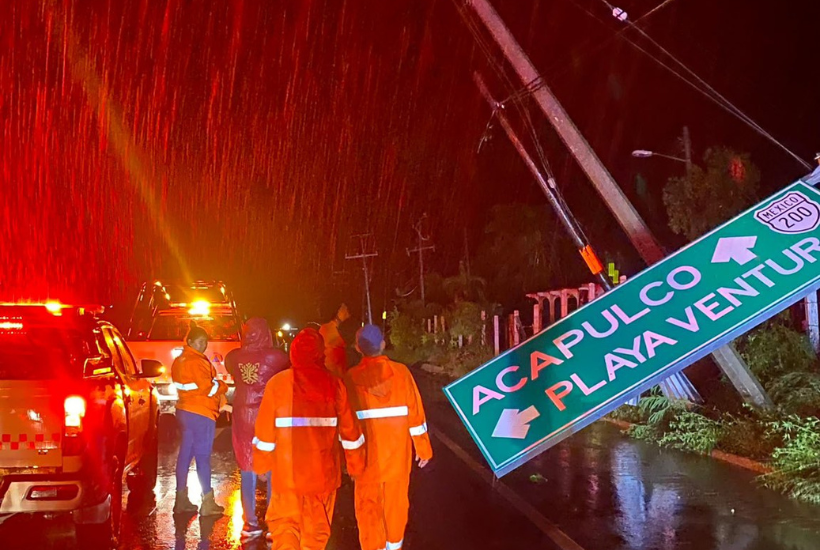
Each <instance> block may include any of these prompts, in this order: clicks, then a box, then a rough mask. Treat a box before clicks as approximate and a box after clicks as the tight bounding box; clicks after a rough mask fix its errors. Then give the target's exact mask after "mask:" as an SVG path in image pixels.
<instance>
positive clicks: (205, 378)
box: [171, 344, 228, 420]
mask: <svg viewBox="0 0 820 550" xmlns="http://www.w3.org/2000/svg"><path fill="white" fill-rule="evenodd" d="M171 378H172V379H173V381H174V386H175V387H176V390H177V394H178V395H179V401H178V402H177V406H176V408H177V409H179V410H182V411H188V412H190V413H194V414H198V415H201V416H206V417H208V418H210V419H211V420H216V419H217V418H219V409H220V408H221V407H222V405H224V404H225V394H226V393H227V392H228V386H227V385H226V384H225V382H223V381H222V380H219V379H217V372H216V369H215V368H214V366H213V365H212V364H211V362H210V361H209V360H208V358H207V357H206V356H205V354H202V353H199V352H198V351H197V350H195V349H194V348H192V347H191V346H189V345H187V344H186V345H185V347H184V348H183V349H182V353H181V354H180V356H179V357H177V358H176V359H174V363H173V365H171Z"/></svg>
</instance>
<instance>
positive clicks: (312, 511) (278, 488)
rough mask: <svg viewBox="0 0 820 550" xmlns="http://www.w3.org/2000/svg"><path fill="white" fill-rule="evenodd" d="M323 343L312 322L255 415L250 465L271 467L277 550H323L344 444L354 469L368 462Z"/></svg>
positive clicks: (259, 469) (270, 516)
mask: <svg viewBox="0 0 820 550" xmlns="http://www.w3.org/2000/svg"><path fill="white" fill-rule="evenodd" d="M324 349H325V348H324V342H323V340H322V336H321V335H320V334H319V332H318V331H317V330H315V329H312V328H307V329H304V330H302V331H301V332H300V333H299V334H298V335H297V336H296V338H294V340H293V342H292V343H291V347H290V362H291V368H290V369H289V370H286V371H283V372H280V373H279V374H277V375H275V376H274V377H273V378H271V380H270V382H268V384H267V386H266V387H265V394H264V396H263V397H262V404H261V405H260V407H259V415H258V416H257V418H256V437H255V438H254V447H255V448H254V451H253V453H254V456H253V469H254V471H255V472H256V473H257V474H264V473H266V472H271V480H272V485H273V493H272V495H271V501H270V504H269V506H268V511H267V514H266V516H265V519H266V520H267V523H268V529H269V530H270V533H269V534H268V538H269V539H270V540H271V541H272V542H273V546H272V550H300V549H301V550H322V549H324V548H325V546H326V545H327V541H328V539H329V538H330V524H331V520H332V518H333V508H334V504H335V501H336V489H338V488H339V486H340V485H341V481H342V474H341V466H340V463H339V455H340V453H339V452H338V451H337V447H338V446H339V443H340V442H341V446H342V448H343V449H344V452H345V459H346V460H347V470H348V473H349V474H350V475H351V476H354V477H355V476H356V475H358V474H360V473H361V472H362V471H363V469H364V464H365V448H364V441H365V439H364V436H363V434H362V431H361V427H360V426H359V423H358V422H357V421H356V416H355V414H354V413H353V411H352V410H351V408H350V404H349V403H348V400H347V391H346V389H345V386H344V383H343V382H342V381H341V379H339V378H337V377H336V376H334V375H333V374H331V373H329V372H328V371H327V370H326V369H325V368H324Z"/></svg>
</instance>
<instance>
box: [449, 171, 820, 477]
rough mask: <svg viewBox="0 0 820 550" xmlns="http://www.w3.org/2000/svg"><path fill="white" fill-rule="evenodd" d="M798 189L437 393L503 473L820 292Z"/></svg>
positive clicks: (807, 202)
mask: <svg viewBox="0 0 820 550" xmlns="http://www.w3.org/2000/svg"><path fill="white" fill-rule="evenodd" d="M818 224H820V193H818V192H817V191H816V190H815V189H814V188H813V187H810V186H808V185H806V184H804V183H802V182H797V183H794V184H792V185H791V186H789V187H788V188H786V189H785V190H783V191H782V192H780V193H777V194H776V195H774V196H773V197H770V198H769V199H767V200H765V201H763V202H762V203H760V204H759V205H757V206H755V207H754V208H751V209H750V210H747V211H746V212H744V213H743V214H740V215H739V216H737V217H736V218H734V219H733V220H731V221H729V222H727V223H725V224H724V225H722V226H721V227H719V228H717V229H715V230H714V231H712V232H711V233H709V234H707V235H705V236H703V237H701V238H700V239H698V240H697V241H695V242H693V243H691V244H689V245H688V246H686V247H685V248H682V249H681V250H679V251H678V252H676V253H675V254H673V255H671V256H669V257H667V258H665V259H664V260H663V261H661V262H659V263H657V264H655V265H653V266H651V267H649V268H648V269H646V270H644V271H643V272H641V273H640V274H638V275H637V276H635V277H633V278H632V279H630V280H628V281H627V282H626V283H624V284H622V285H620V286H618V287H616V288H615V289H614V290H612V291H610V292H608V293H606V294H605V295H603V296H602V297H600V298H598V299H597V300H595V301H593V302H591V303H589V304H587V305H585V306H584V307H583V308H581V309H579V310H577V311H575V312H573V313H572V314H571V315H569V316H568V317H565V318H564V319H561V320H560V321H558V322H557V323H555V324H553V325H552V326H550V327H549V328H547V329H546V330H545V331H543V332H541V333H539V334H537V335H536V336H534V337H532V338H530V339H529V340H527V341H526V342H524V343H523V344H521V345H519V346H517V347H516V348H513V349H511V350H509V351H507V352H506V353H504V354H502V355H499V356H498V357H496V358H494V359H493V360H492V361H490V362H488V363H486V364H485V365H483V366H481V367H479V368H478V369H476V370H474V371H473V372H471V373H470V374H468V375H466V376H464V377H463V378H461V379H460V380H457V381H455V382H453V383H452V384H450V385H449V386H447V387H446V388H444V392H445V393H446V394H447V398H448V399H449V400H450V402H451V403H452V405H453V407H455V409H456V411H457V412H458V414H459V416H460V417H461V420H462V421H463V422H464V424H465V425H466V426H467V429H468V430H469V432H470V434H471V435H472V436H473V439H475V441H476V443H477V444H478V446H479V448H480V449H481V452H482V453H483V454H484V456H485V458H486V459H487V461H488V462H489V463H490V466H491V467H492V469H493V471H494V472H495V473H496V474H497V475H499V476H503V475H505V474H506V473H508V472H510V471H511V470H513V469H514V468H516V467H517V466H519V465H521V464H523V463H524V462H526V461H527V460H529V459H531V458H533V457H534V456H536V455H537V454H539V453H541V452H543V451H544V450H546V449H548V448H549V447H551V446H553V445H555V444H556V443H558V442H559V441H561V440H562V439H564V438H565V437H567V436H569V435H571V434H573V433H575V432H577V431H578V430H580V429H582V428H583V427H584V426H586V425H588V424H590V423H591V422H593V421H595V420H597V419H598V418H600V417H602V416H603V415H605V414H607V413H609V412H611V411H612V410H614V409H616V408H618V407H619V406H620V405H622V404H623V403H625V402H626V401H627V400H629V399H631V398H633V397H635V396H637V395H639V394H640V393H641V392H643V391H645V390H647V389H649V388H651V387H652V386H654V385H656V384H657V383H658V382H660V381H661V380H663V379H664V378H666V377H668V376H669V375H671V374H673V373H674V372H677V371H679V370H680V369H682V368H684V367H686V366H687V365H689V364H691V363H693V362H694V361H696V360H698V359H700V358H701V357H703V356H705V355H706V354H708V353H710V352H711V351H713V350H714V349H716V348H718V347H720V346H722V345H724V344H726V343H727V342H729V341H731V340H732V339H734V338H736V337H737V336H739V335H740V334H742V333H743V332H745V331H747V330H748V329H750V328H752V327H753V326H755V325H756V324H758V323H760V322H761V321H763V320H765V319H767V318H769V317H771V316H772V315H774V314H776V313H777V312H778V311H780V310H782V309H783V308H785V307H786V306H788V305H790V304H792V303H794V302H795V301H797V300H799V299H800V298H802V297H803V296H805V295H806V294H807V293H808V292H810V291H813V290H816V289H817V287H818V286H819V285H820V231H818V229H817V227H818Z"/></svg>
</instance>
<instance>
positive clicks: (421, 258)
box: [407, 214, 436, 305]
mask: <svg viewBox="0 0 820 550" xmlns="http://www.w3.org/2000/svg"><path fill="white" fill-rule="evenodd" d="M426 217H427V214H424V215H423V216H422V217H421V219H419V221H418V222H416V225H414V226H413V229H414V230H415V231H416V235H417V236H418V245H417V246H416V248H413V249H409V248H408V249H407V255H408V256H409V255H410V254H416V253H418V255H419V289H420V291H421V305H424V304H425V297H424V251H425V250H435V249H436V247H435V246H434V245H431V244H425V243H426V242H427V241H429V240H430V237H425V236H424V235H422V227H421V225H422V222H424V219H425V218H426Z"/></svg>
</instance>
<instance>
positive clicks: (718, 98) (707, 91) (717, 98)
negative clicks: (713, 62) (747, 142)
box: [571, 0, 811, 169]
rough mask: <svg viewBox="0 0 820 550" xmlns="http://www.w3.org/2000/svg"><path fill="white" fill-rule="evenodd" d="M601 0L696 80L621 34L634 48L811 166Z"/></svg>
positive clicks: (609, 5) (622, 13)
mask: <svg viewBox="0 0 820 550" xmlns="http://www.w3.org/2000/svg"><path fill="white" fill-rule="evenodd" d="M571 1H572V2H573V3H575V0H571ZM600 1H601V2H602V3H603V4H604V5H605V6H606V7H607V8H608V9H609V10H610V11H611V12H612V14H613V16H614V17H615V18H616V19H617V20H618V21H620V22H621V23H624V24H626V25H627V27H628V28H631V29H634V30H635V31H637V32H638V33H639V34H640V35H641V36H643V37H644V38H645V39H646V40H648V41H649V42H650V43H651V44H652V45H653V46H655V47H656V48H658V50H660V51H661V52H662V53H663V54H664V55H666V56H667V57H668V58H669V59H671V60H672V61H674V62H675V64H677V66H678V67H680V68H681V69H683V70H684V71H685V72H686V73H688V74H689V75H690V76H691V77H692V78H693V79H694V80H695V81H696V82H692V81H691V80H690V79H689V78H687V77H686V76H684V75H682V74H681V73H680V72H678V71H676V70H675V69H673V68H672V67H670V66H669V65H667V64H666V63H664V62H663V61H662V60H661V59H658V58H657V57H656V56H654V55H653V54H652V53H650V52H649V51H648V50H646V49H645V48H643V47H641V46H639V45H638V44H637V43H635V42H634V41H633V40H631V39H629V38H628V37H626V36H625V35H620V36H621V37H622V38H623V39H624V40H626V41H627V43H629V44H630V45H632V46H633V47H634V48H636V49H638V50H640V51H641V52H643V53H644V54H646V55H647V56H649V58H650V59H652V60H653V61H655V62H656V63H658V64H659V65H661V66H662V67H664V68H665V69H666V70H668V71H669V72H671V73H672V74H674V75H675V76H677V77H678V78H680V79H681V80H683V81H684V82H686V83H687V84H689V85H690V86H691V87H692V88H694V89H695V90H697V91H698V92H700V93H701V94H703V95H704V96H706V97H707V98H709V99H711V100H712V101H713V102H714V103H716V104H717V105H718V106H720V107H721V108H723V109H724V110H725V111H727V112H728V113H730V114H733V115H735V116H736V117H737V118H738V119H740V120H741V121H742V122H744V123H746V125H747V126H749V127H750V128H751V129H752V130H754V131H756V132H757V133H759V134H760V135H761V136H763V137H765V138H766V139H768V140H769V141H770V142H772V143H773V144H774V145H776V146H777V147H778V148H780V149H781V150H783V151H784V152H785V153H787V154H788V155H789V156H791V157H792V158H794V159H795V160H796V161H797V162H799V163H800V164H801V165H802V166H803V167H804V168H806V169H810V168H811V166H810V165H809V163H807V162H806V161H805V160H803V159H802V158H801V157H800V156H798V155H797V154H796V153H794V152H793V151H792V150H791V149H789V148H788V147H786V145H785V144H783V143H782V142H781V141H780V140H778V139H777V138H776V137H774V136H773V135H772V134H771V133H769V132H768V131H766V130H765V129H764V128H763V127H762V126H761V125H760V124H758V123H757V122H755V121H754V120H753V119H752V118H751V117H750V116H749V115H747V114H746V113H744V112H743V111H742V110H741V109H740V108H739V107H737V106H736V105H735V104H733V103H732V102H731V101H729V100H728V99H727V98H726V97H725V96H724V95H723V94H721V93H720V92H718V91H717V90H716V89H715V88H714V87H713V86H712V85H710V84H709V83H708V82H706V81H705V80H704V79H703V78H701V77H700V76H699V75H698V74H697V73H695V71H693V70H692V69H691V68H689V67H688V66H687V65H686V64H685V63H683V62H682V61H681V60H679V59H678V58H677V57H675V56H674V55H673V54H672V53H671V52H670V51H669V50H667V49H666V48H664V47H663V46H662V45H661V44H659V43H658V42H657V41H656V40H655V39H654V38H652V37H651V36H649V34H648V33H647V32H646V31H644V30H643V29H642V28H640V27H639V26H638V25H637V24H636V22H633V21H630V20H629V18H628V16H627V14H626V12H624V11H623V10H620V8H616V7H615V6H613V5H612V4H610V3H609V2H608V1H607V0H600ZM576 5H577V4H576ZM584 11H586V12H587V14H589V15H590V16H592V17H595V18H596V19H598V20H599V21H601V19H600V18H599V17H597V16H596V15H594V14H592V13H591V12H590V11H589V10H587V9H585V8H584Z"/></svg>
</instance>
